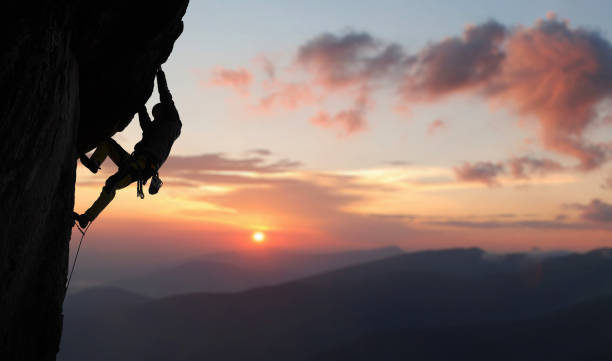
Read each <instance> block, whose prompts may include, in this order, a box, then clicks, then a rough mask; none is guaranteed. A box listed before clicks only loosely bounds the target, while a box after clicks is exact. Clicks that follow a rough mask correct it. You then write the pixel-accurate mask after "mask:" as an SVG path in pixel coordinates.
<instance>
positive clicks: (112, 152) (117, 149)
mask: <svg viewBox="0 0 612 361" xmlns="http://www.w3.org/2000/svg"><path fill="white" fill-rule="evenodd" d="M105 144H106V147H107V151H106V152H107V154H108V156H109V157H110V159H111V160H112V161H113V163H115V164H116V165H117V166H119V167H120V166H121V165H122V164H123V163H124V162H125V161H126V160H127V159H128V157H129V156H130V154H129V153H128V152H126V151H125V149H123V147H121V146H120V145H119V143H117V142H115V140H114V139H112V138H108V139H107V140H106V141H105Z"/></svg>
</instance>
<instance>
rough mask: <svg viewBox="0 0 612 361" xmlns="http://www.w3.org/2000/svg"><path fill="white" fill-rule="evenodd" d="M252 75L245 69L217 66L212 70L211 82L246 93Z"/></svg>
mask: <svg viewBox="0 0 612 361" xmlns="http://www.w3.org/2000/svg"><path fill="white" fill-rule="evenodd" d="M252 79H253V76H252V75H251V72H249V71H248V70H246V69H242V68H241V69H237V70H233V69H225V68H217V69H215V70H214V71H213V74H212V79H211V82H212V84H214V85H216V86H222V87H230V88H233V89H234V90H236V91H237V92H239V93H241V94H248V92H249V87H250V85H251V81H252Z"/></svg>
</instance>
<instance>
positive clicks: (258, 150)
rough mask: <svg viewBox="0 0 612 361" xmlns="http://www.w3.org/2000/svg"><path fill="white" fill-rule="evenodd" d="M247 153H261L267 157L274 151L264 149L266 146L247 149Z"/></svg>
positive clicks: (260, 154)
mask: <svg viewBox="0 0 612 361" xmlns="http://www.w3.org/2000/svg"><path fill="white" fill-rule="evenodd" d="M246 153H249V154H255V155H259V156H262V157H267V156H269V155H272V151H270V150H269V149H264V148H256V149H249V150H247V151H246Z"/></svg>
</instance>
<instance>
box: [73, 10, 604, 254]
mask: <svg viewBox="0 0 612 361" xmlns="http://www.w3.org/2000/svg"><path fill="white" fill-rule="evenodd" d="M463 3H464V2H462V4H461V5H459V4H458V2H456V1H432V2H423V1H406V0H401V1H400V0H395V1H391V0H379V1H361V0H352V1H344V0H341V1H289V0H283V1H276V0H275V1H266V2H246V1H218V2H211V1H199V0H198V1H192V2H191V4H190V7H189V9H188V11H187V15H186V17H185V19H184V22H185V30H184V33H183V35H182V36H181V37H180V38H179V40H178V41H177V43H176V45H175V48H174V51H173V53H172V55H171V57H170V59H169V61H168V63H167V64H166V65H165V66H164V69H165V71H166V74H167V78H168V83H169V86H170V89H171V91H172V94H173V97H174V101H175V103H176V105H177V108H178V109H179V112H180V114H181V118H182V121H183V130H182V135H181V137H180V138H179V139H178V141H177V142H176V143H175V146H174V148H173V155H172V156H171V157H170V159H169V160H168V161H167V163H166V164H165V165H164V166H163V167H162V169H161V171H160V176H161V178H162V179H163V180H164V187H163V188H162V190H161V191H160V193H159V194H158V195H156V196H150V195H148V194H147V195H146V198H145V199H144V200H140V199H137V198H136V186H135V185H132V186H130V187H129V188H126V189H123V190H120V191H119V192H118V193H117V197H116V198H115V201H114V202H113V203H112V204H111V205H110V206H109V208H107V209H106V210H105V211H104V212H103V213H102V214H101V216H100V217H99V218H98V219H97V220H96V221H95V222H94V224H93V226H92V227H91V230H90V233H89V234H88V240H87V242H88V243H87V246H86V247H87V251H86V252H87V254H88V256H89V257H94V258H97V259H106V258H105V257H107V258H113V257H119V256H121V257H131V255H136V254H138V255H141V256H142V255H146V256H147V257H149V258H150V259H152V260H153V259H161V258H164V257H170V258H172V257H177V258H178V257H187V256H189V255H192V254H200V253H207V252H214V251H218V250H227V249H245V248H252V247H275V248H282V249H292V250H293V249H295V250H311V251H320V250H339V249H356V248H371V247H379V246H386V245H398V246H400V247H402V248H404V249H406V250H416V249H437V248H447V247H467V246H478V247H482V248H484V249H486V250H490V251H495V252H505V251H525V250H531V249H533V248H539V249H543V250H551V249H554V250H558V249H568V250H587V249H593V248H598V247H609V246H611V245H612V232H611V230H612V197H611V195H612V189H611V188H612V164H610V159H611V155H612V142H610V139H611V136H612V131H611V128H612V127H611V126H610V124H612V102H611V100H612V45H611V41H612V24H611V23H610V21H609V14H611V13H612V3H610V2H609V1H584V2H578V1H513V2H501V1H470V2H469V5H466V4H463ZM157 99H158V98H157V93H156V92H155V93H154V94H153V97H152V98H151V100H150V101H149V103H148V104H147V105H148V107H149V109H150V107H151V106H152V105H153V104H155V103H156V102H157ZM140 136H141V133H140V129H139V127H138V121H137V119H136V118H135V119H134V121H133V122H132V124H131V125H130V126H129V128H128V129H127V130H126V131H125V132H123V133H121V134H117V135H115V137H114V139H115V140H117V141H118V142H119V143H120V144H122V145H123V146H124V148H125V149H126V150H128V152H131V151H132V149H133V145H134V144H135V143H136V142H137V141H138V140H139V139H140ZM115 170H116V168H115V166H114V164H112V162H110V161H107V163H105V164H104V165H103V170H102V171H101V172H99V173H98V174H95V175H92V174H89V172H88V171H87V170H86V169H85V168H83V167H82V166H79V168H78V182H77V186H76V204H75V209H76V210H77V211H78V212H81V213H82V212H83V211H84V210H85V209H86V208H87V207H89V205H90V204H91V202H93V200H94V199H95V198H96V197H97V195H98V194H99V192H100V190H101V187H102V185H103V184H104V181H105V180H106V178H107V177H108V176H109V175H110V174H112V173H113V172H114V171H115ZM256 231H261V232H263V233H264V234H265V237H266V239H265V241H264V242H260V243H254V242H253V240H252V234H253V232H256ZM77 234H78V233H75V235H77ZM75 239H76V240H77V241H78V238H77V237H73V242H72V245H73V246H74V245H75V244H76V242H75Z"/></svg>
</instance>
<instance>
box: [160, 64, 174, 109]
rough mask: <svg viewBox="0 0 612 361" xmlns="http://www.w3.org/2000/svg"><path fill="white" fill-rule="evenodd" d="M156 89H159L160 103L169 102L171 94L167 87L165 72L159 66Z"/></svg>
mask: <svg viewBox="0 0 612 361" xmlns="http://www.w3.org/2000/svg"><path fill="white" fill-rule="evenodd" d="M157 91H159V100H160V102H161V103H170V102H171V101H172V94H170V90H169V89H168V82H167V81H166V74H164V71H163V70H162V68H161V66H160V67H159V70H158V71H157Z"/></svg>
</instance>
